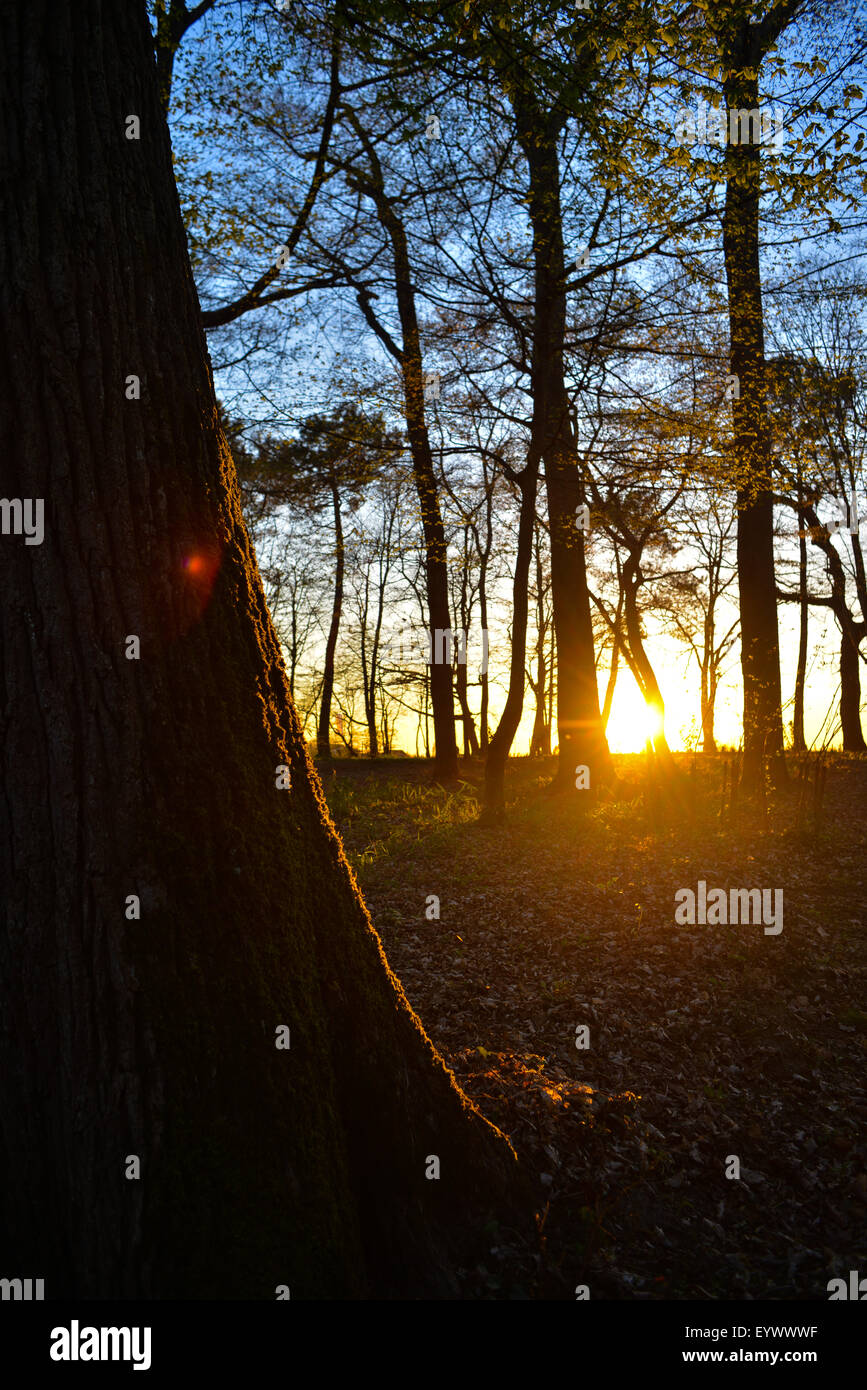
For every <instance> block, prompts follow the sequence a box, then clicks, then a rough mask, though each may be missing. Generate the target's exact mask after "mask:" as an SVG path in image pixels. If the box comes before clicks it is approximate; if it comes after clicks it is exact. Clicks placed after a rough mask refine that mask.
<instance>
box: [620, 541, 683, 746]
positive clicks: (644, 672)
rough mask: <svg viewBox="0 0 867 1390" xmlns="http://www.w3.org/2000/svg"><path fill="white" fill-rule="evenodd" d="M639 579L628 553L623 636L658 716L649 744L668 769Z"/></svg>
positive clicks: (662, 707) (661, 706) (662, 710)
mask: <svg viewBox="0 0 867 1390" xmlns="http://www.w3.org/2000/svg"><path fill="white" fill-rule="evenodd" d="M639 581H640V569H639V564H638V561H637V560H636V559H635V558H634V557H633V556H631V555H630V556H629V558H628V559H627V561H626V564H625V565H624V566H623V594H624V605H625V610H626V635H627V638H628V640H629V648H630V651H631V652H632V658H633V661H634V662H635V665H636V667H637V669H638V671H639V672H640V675H641V680H640V685H641V693H642V694H643V696H644V698H645V700H646V701H647V704H648V705H649V706H650V708H651V709H652V710H654V711H655V713H656V715H657V717H658V719H659V732H658V733H654V734H653V735H652V736H651V738H650V739H648V744H649V746H650V747H651V748H652V749H653V751H654V753H655V754H656V755H657V757H658V758H659V759H660V761H661V762H662V763H663V764H664V765H665V767H666V768H667V769H668V770H669V771H670V770H673V769H674V767H675V763H674V759H673V758H672V756H671V749H670V748H669V746H668V740H667V739H666V737H665V701H664V700H663V698H662V691H661V690H660V688H659V682H658V680H657V679H656V672H655V671H654V669H653V665H652V663H651V660H650V657H649V656H648V655H647V649H646V648H645V645H644V635H643V633H642V631H641V614H640V613H639V611H638V597H637V595H638V586H639Z"/></svg>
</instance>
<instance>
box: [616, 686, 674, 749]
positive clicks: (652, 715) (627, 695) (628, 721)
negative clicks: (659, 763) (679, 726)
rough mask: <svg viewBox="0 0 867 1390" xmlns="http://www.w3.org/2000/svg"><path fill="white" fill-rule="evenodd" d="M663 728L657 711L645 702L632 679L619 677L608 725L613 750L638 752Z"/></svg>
mask: <svg viewBox="0 0 867 1390" xmlns="http://www.w3.org/2000/svg"><path fill="white" fill-rule="evenodd" d="M662 732H663V721H662V719H661V717H660V714H659V711H658V710H655V709H652V708H651V707H650V705H648V704H647V702H646V700H645V699H644V696H643V695H642V694H641V691H640V690H639V689H638V686H637V685H636V684H635V681H634V680H631V679H630V680H628V681H626V680H622V681H618V682H617V688H616V690H615V692H614V700H613V702H612V705H611V718H610V719H609V721H608V729H607V735H608V746H609V747H610V749H611V751H612V753H640V752H642V751H643V749H644V748H645V746H646V744H647V743H648V742H649V741H650V740H653V739H657V738H659V736H660V734H661V733H662Z"/></svg>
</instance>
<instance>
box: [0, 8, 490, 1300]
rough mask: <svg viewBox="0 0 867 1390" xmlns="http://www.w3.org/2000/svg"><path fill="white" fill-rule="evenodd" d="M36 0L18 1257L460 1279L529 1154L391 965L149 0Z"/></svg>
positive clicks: (5, 1048) (166, 1281)
mask: <svg viewBox="0 0 867 1390" xmlns="http://www.w3.org/2000/svg"><path fill="white" fill-rule="evenodd" d="M2 19H3V45H2V51H0V87H2V91H3V92H4V100H3V104H2V108H0V122H2V126H3V129H2V131H0V138H2V147H3V149H4V152H5V154H6V165H7V168H8V170H9V174H10V176H11V183H12V187H13V189H14V192H15V214H14V216H7V217H6V218H5V219H4V222H3V227H2V231H0V303H2V314H3V333H2V336H0V380H2V381H3V382H4V383H5V384H6V393H5V394H6V399H5V400H4V401H3V403H2V411H0V421H2V423H0V447H2V459H3V470H4V491H5V492H6V493H8V495H9V496H10V497H11V496H19V497H21V498H43V499H45V505H46V533H45V538H44V542H43V544H42V545H41V546H26V545H25V544H24V540H23V537H21V536H3V537H0V563H2V569H3V580H2V610H0V611H2V634H0V635H2V652H3V663H2V667H0V743H2V748H3V760H4V780H5V786H4V794H3V797H2V798H0V884H2V893H3V900H2V916H0V1249H2V1251H3V1257H4V1265H5V1267H6V1269H7V1270H8V1271H9V1272H14V1271H18V1270H20V1271H21V1272H22V1273H30V1272H34V1273H38V1274H39V1276H40V1277H43V1276H44V1277H45V1278H46V1279H47V1281H48V1282H47V1290H48V1292H49V1296H51V1297H60V1296H64V1295H79V1296H88V1297H99V1298H105V1297H134V1296H145V1297H208V1296H211V1297H220V1298H236V1297H242V1298H243V1297H252V1298H273V1297H274V1293H275V1286H276V1285H278V1284H288V1285H289V1286H290V1287H291V1290H292V1297H293V1298H295V1297H301V1298H341V1297H342V1298H359V1297H371V1296H378V1297H395V1298H405V1297H416V1296H430V1297H440V1296H446V1297H448V1296H454V1295H455V1290H456V1288H457V1284H458V1280H457V1276H456V1274H455V1270H456V1268H457V1267H458V1266H459V1265H460V1263H461V1261H462V1260H463V1259H464V1257H465V1256H466V1254H467V1247H468V1245H469V1246H471V1245H472V1244H473V1240H474V1236H475V1233H476V1232H478V1231H479V1229H480V1227H481V1225H482V1224H483V1222H484V1221H485V1220H486V1219H487V1215H488V1213H489V1212H491V1211H493V1210H494V1209H495V1208H496V1207H497V1205H498V1203H500V1202H501V1201H502V1200H503V1194H504V1192H506V1191H507V1186H508V1183H509V1182H510V1180H512V1179H514V1176H515V1174H516V1172H517V1167H516V1163H515V1160H514V1156H513V1154H512V1152H511V1150H510V1148H509V1147H508V1145H507V1143H506V1142H505V1141H504V1139H503V1138H502V1136H500V1135H499V1134H498V1132H497V1131H495V1130H494V1129H493V1128H492V1127H491V1126H489V1125H488V1124H487V1123H486V1122H485V1121H484V1120H483V1119H482V1117H481V1116H480V1115H479V1114H478V1113H477V1112H476V1111H475V1110H474V1109H473V1108H472V1107H471V1106H470V1104H469V1102H468V1101H467V1100H466V1098H465V1097H463V1096H462V1094H461V1093H460V1091H459V1090H458V1089H457V1087H456V1085H455V1084H454V1081H453V1078H452V1076H451V1074H450V1073H449V1072H448V1071H447V1069H446V1068H445V1066H444V1064H443V1062H442V1060H441V1059H440V1058H439V1057H438V1055H437V1054H436V1052H435V1051H434V1049H433V1048H432V1046H431V1044H430V1042H429V1041H428V1039H427V1038H426V1036H425V1034H424V1032H423V1030H422V1028H421V1025H420V1023H419V1021H418V1019H417V1018H416V1017H415V1015H414V1014H413V1013H412V1011H411V1009H410V1008H409V1005H408V1003H407V1001H406V999H405V997H404V995H403V993H402V990H401V988H400V985H399V983H398V981H397V980H396V979H395V978H394V976H393V975H391V973H390V972H389V969H388V966H387V964H386V961H385V958H384V956H383V953H382V948H381V945H380V942H379V939H378V937H377V935H376V934H375V932H374V931H373V929H372V926H371V923H370V920H369V918H368V916H367V913H366V911H365V908H364V905H363V903H362V901H361V899H360V897H359V895H358V892H357V889H356V887H355V885H354V881H353V878H352V875H351V873H350V871H349V869H348V866H347V864H346V862H345V859H344V858H343V854H342V850H341V847H340V844H339V841H338V839H337V837H336V834H335V832H334V830H333V828H332V826H331V824H330V821H329V818H328V813H327V810H326V808H325V806H324V803H323V801H322V798H321V792H320V789H319V784H318V782H317V780H316V776H315V773H314V772H313V770H312V768H311V766H310V764H309V760H308V757H307V754H306V749H305V745H304V741H303V738H302V735H301V731H300V728H299V725H298V721H297V718H296V715H295V712H294V709H293V707H292V704H291V701H290V699H289V694H288V689H287V683H286V678H285V672H284V669H283V665H282V660H281V657H280V653H279V647H278V643H277V640H276V638H275V635H274V631H273V628H272V625H271V621H270V618H269V615H268V612H267V609H266V605H265V601H264V597H263V592H262V587H261V583H260V580H259V576H258V572H257V569H256V566H255V561H254V559H253V556H252V553H251V550H250V546H249V542H248V537H247V534H246V531H245V528H244V525H243V521H242V518H241V509H240V502H239V492H238V487H237V482H236V478H235V473H234V468H233V465H232V462H231V457H230V454H229V450H228V447H227V445H226V442H225V438H224V436H223V434H222V431H221V429H220V426H219V423H218V416H217V408H216V402H215V398H214V392H213V385H212V382H211V377H210V372H209V367H208V362H207V356H206V351H205V344H204V340H203V336H202V330H201V326H200V319H199V308H198V303H197V299H196V293H195V288H194V285H193V280H192V275H191V272H190V268H189V263H188V259H187V253H186V246H185V237H184V229H183V226H182V222H181V217H180V210H179V206H178V199H177V194H176V191H175V188H174V183H173V179H172V171H171V155H170V149H169V141H168V133H167V129H166V125H165V120H164V118H163V115H162V111H161V107H160V97H159V89H158V83H157V74H156V69H155V65H154V60H153V51H152V43H151V35H150V32H149V26H148V23H147V17H146V12H145V6H144V4H143V3H141V0H79V3H78V4H76V5H70V6H57V5H54V4H51V3H49V0H3V4H2ZM133 115H134V116H136V117H138V119H139V121H140V138H127V135H128V134H129V133H130V132H131V131H132V132H134V124H131V123H130V122H129V121H128V117H130V116H133ZM168 330H170V331H168ZM132 375H135V376H137V377H138V378H139V379H140V385H141V396H140V399H127V396H128V395H129V394H132V395H133V396H134V395H135V391H134V389H133V383H130V382H129V380H128V379H129V378H130V377H131V376H132ZM132 636H135V637H137V638H138V639H139V642H140V656H139V659H129V657H130V656H133V657H135V655H136V653H135V644H134V643H132V642H131V641H130V638H131V637H132ZM280 765H285V766H288V767H289V768H290V769H291V783H292V784H291V789H290V790H278V788H277V778H276V775H275V774H276V768H277V767H278V766H280ZM133 897H134V898H136V899H138V902H139V905H140V919H136V916H135V904H134V903H133V902H131V899H132V898H133ZM131 913H132V916H130V914H131ZM281 1026H285V1027H288V1028H290V1029H291V1034H290V1039H291V1047H290V1048H289V1049H288V1050H279V1049H278V1048H277V1047H276V1046H275V1042H276V1038H277V1032H276V1030H277V1029H278V1028H280V1027H281ZM284 1036H285V1035H284ZM130 1155H137V1156H138V1157H139V1158H140V1161H141V1178H140V1180H138V1181H135V1180H127V1178H126V1176H125V1173H126V1168H127V1159H128V1156H130ZM428 1155H437V1156H438V1158H439V1160H440V1164H441V1178H440V1180H439V1181H429V1180H426V1178H425V1170H426V1164H427V1156H428ZM500 1214H501V1215H502V1213H500ZM486 1243H487V1242H486Z"/></svg>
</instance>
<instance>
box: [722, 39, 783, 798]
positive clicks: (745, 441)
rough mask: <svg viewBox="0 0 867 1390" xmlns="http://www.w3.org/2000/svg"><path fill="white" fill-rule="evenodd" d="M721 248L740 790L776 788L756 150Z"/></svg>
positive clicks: (730, 205)
mask: <svg viewBox="0 0 867 1390" xmlns="http://www.w3.org/2000/svg"><path fill="white" fill-rule="evenodd" d="M747 32H748V26H747V29H746V30H744V40H743V42H742V43H741V44H739V45H736V46H735V47H734V48H733V49H732V51H731V52H730V53H729V54H728V58H727V62H726V64H725V66H726V69H727V71H726V76H725V81H724V94H725V100H726V104H727V106H728V107H729V109H732V108H734V109H735V110H737V109H747V110H749V109H755V108H757V107H758V105H759V92H758V78H757V75H756V72H757V68H754V69H752V71H751V69H750V64H749V62H748V58H747V51H746V48H747V39H746V34H747ZM725 167H726V199H725V212H724V215H723V246H724V253H725V266H726V280H727V284H728V303H729V332H730V339H731V371H732V373H733V374H734V375H735V376H736V378H737V384H738V395H737V396H736V397H735V398H734V400H733V413H734V428H733V463H734V475H735V482H736V487H737V504H738V531H737V559H738V593H739V600H740V620H741V667H742V672H743V683H744V763H743V775H742V781H741V789H742V791H743V792H744V793H746V794H750V795H756V794H758V793H759V792H760V790H761V788H762V787H763V785H764V763H765V758H766V757H767V758H768V760H769V767H770V772H771V778H772V780H773V782H774V784H775V785H780V784H781V783H782V782H784V781H785V762H784V757H783V717H782V687H781V682H780V644H779V635H778V630H777V599H776V579H775V574H774V516H773V503H772V500H771V497H772V479H771V444H770V431H769V425H768V416H767V401H766V387H765V345H764V317H763V308H762V285H761V272H760V267H759V204H760V190H761V159H760V147H759V145H758V144H754V143H745V144H737V145H733V144H731V142H729V144H728V145H727V146H726V154H725Z"/></svg>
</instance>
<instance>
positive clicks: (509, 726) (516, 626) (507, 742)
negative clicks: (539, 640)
mask: <svg viewBox="0 0 867 1390" xmlns="http://www.w3.org/2000/svg"><path fill="white" fill-rule="evenodd" d="M538 481H539V459H538V455H537V454H535V453H534V451H533V445H532V442H531V445H530V454H529V457H528V459H527V463H526V465H525V467H524V469H523V470H522V472H521V474H520V489H521V509H520V514H519V518H518V550H517V554H516V556H515V573H514V579H513V583H512V654H511V662H510V665H509V689H508V693H507V695H506V703H505V706H504V708H503V713H502V715H501V716H500V722H499V724H498V725H497V727H496V730H495V731H494V734H493V736H492V737H491V741H490V743H489V744H488V756H487V758H486V759H485V791H484V801H483V807H482V814H483V817H484V818H485V819H494V820H496V819H499V818H500V817H501V816H502V814H503V812H504V810H505V806H506V796H505V778H506V763H507V761H508V757H509V750H510V749H511V747H512V743H513V742H514V738H515V734H516V733H517V732H518V725H519V724H520V722H521V715H522V714H523V711H524V665H525V662H526V659H527V618H528V614H529V608H530V586H529V577H530V562H531V560H532V558H533V525H534V522H535V518H536V490H537V487H538Z"/></svg>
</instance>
